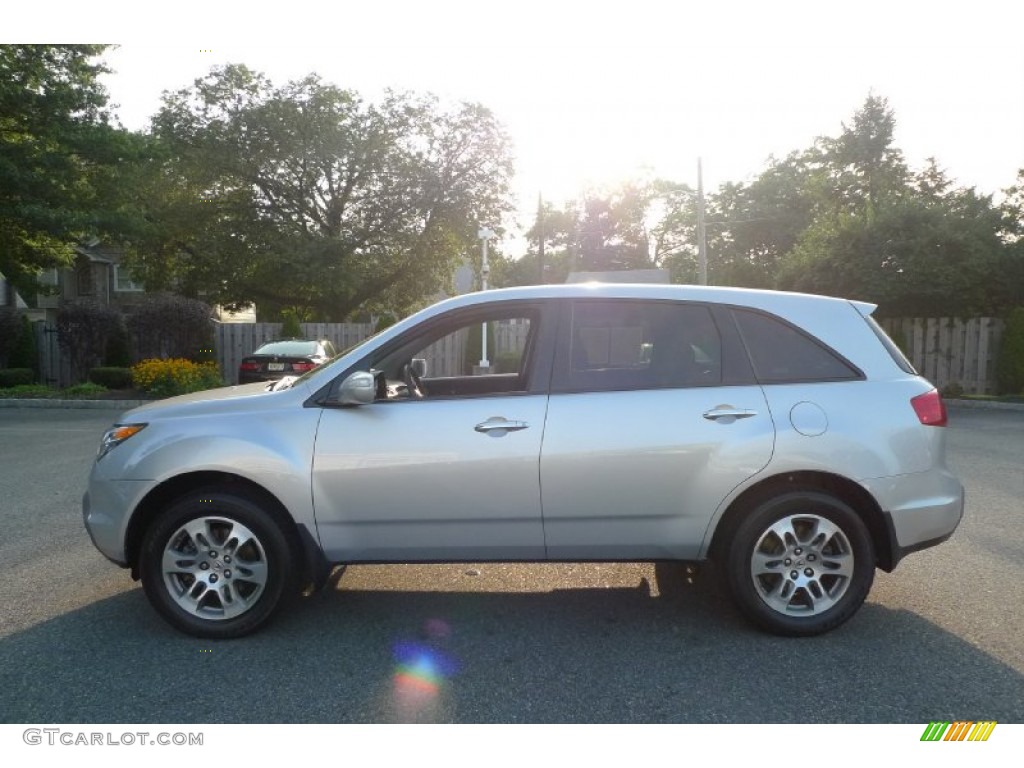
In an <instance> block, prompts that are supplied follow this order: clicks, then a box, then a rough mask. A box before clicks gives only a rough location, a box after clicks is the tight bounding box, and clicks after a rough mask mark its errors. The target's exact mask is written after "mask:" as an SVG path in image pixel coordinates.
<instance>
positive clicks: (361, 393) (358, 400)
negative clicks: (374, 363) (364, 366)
mask: <svg viewBox="0 0 1024 768" xmlns="http://www.w3.org/2000/svg"><path fill="white" fill-rule="evenodd" d="M376 395H377V381H376V378H375V377H374V375H373V374H372V373H370V372H369V371H355V372H353V373H350V374H349V375H348V376H346V377H345V380H344V381H343V382H341V386H340V387H338V392H337V394H336V395H335V396H334V397H333V398H332V400H333V401H334V402H335V403H337V404H339V405H369V404H370V403H372V402H373V401H374V398H375V397H376Z"/></svg>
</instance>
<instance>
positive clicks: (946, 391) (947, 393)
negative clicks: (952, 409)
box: [942, 381, 964, 398]
mask: <svg viewBox="0 0 1024 768" xmlns="http://www.w3.org/2000/svg"><path fill="white" fill-rule="evenodd" d="M942 396H943V397H952V398H957V397H963V396H964V388H963V387H962V386H960V382H958V381H954V382H952V383H950V384H947V385H946V386H944V387H943V388H942Z"/></svg>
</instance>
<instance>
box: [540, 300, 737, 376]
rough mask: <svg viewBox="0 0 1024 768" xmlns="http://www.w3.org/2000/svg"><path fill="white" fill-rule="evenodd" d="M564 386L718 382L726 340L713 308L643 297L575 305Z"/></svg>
mask: <svg viewBox="0 0 1024 768" xmlns="http://www.w3.org/2000/svg"><path fill="white" fill-rule="evenodd" d="M563 357H564V358H565V359H563V360H561V365H560V366H559V371H560V379H561V381H560V382H559V383H560V385H561V387H563V388H568V389H573V390H585V389H654V388H661V387H690V386H701V385H711V384H718V383H720V382H721V380H722V364H721V359H722V357H721V340H720V338H719V335H718V330H717V328H716V326H715V323H714V320H713V319H712V317H711V314H710V312H708V310H707V308H705V307H703V306H700V305H693V304H679V303H674V302H641V301H580V302H576V303H575V304H574V305H573V309H572V322H571V328H570V335H569V339H568V345H567V349H566V350H565V351H564V353H563Z"/></svg>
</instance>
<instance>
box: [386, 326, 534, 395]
mask: <svg viewBox="0 0 1024 768" xmlns="http://www.w3.org/2000/svg"><path fill="white" fill-rule="evenodd" d="M536 331H537V322H536V313H535V312H533V311H530V310H521V311H518V312H509V310H507V309H506V310H503V311H497V312H493V313H469V314H465V313H464V314H462V315H460V316H459V317H458V318H453V319H451V320H449V321H448V322H442V323H439V324H436V325H434V327H432V328H430V329H429V330H428V331H426V332H425V333H421V334H419V335H417V336H415V337H413V338H411V339H410V340H408V341H406V342H405V343H404V344H402V345H401V346H400V347H399V348H397V349H391V350H389V351H387V352H385V353H384V355H383V356H382V357H381V358H380V359H378V360H376V361H372V362H371V367H372V368H373V369H374V370H375V371H377V372H378V377H379V378H380V380H381V381H382V384H379V385H378V397H379V398H381V399H387V400H396V399H425V398H439V397H475V396H483V395H495V394H508V393H517V392H525V391H526V390H527V388H528V386H529V370H528V355H529V352H530V349H531V344H532V340H533V337H534V335H535V333H536ZM485 334H486V341H485Z"/></svg>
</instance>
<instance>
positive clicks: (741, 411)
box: [704, 405, 757, 424]
mask: <svg viewBox="0 0 1024 768" xmlns="http://www.w3.org/2000/svg"><path fill="white" fill-rule="evenodd" d="M751 416H757V411H751V410H747V409H745V408H733V407H732V406H731V405H716V406H715V407H714V408H712V409H711V410H710V411H704V418H705V419H707V420H708V421H722V422H724V423H726V424H730V423H732V422H733V421H735V420H736V419H748V418H750V417H751Z"/></svg>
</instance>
